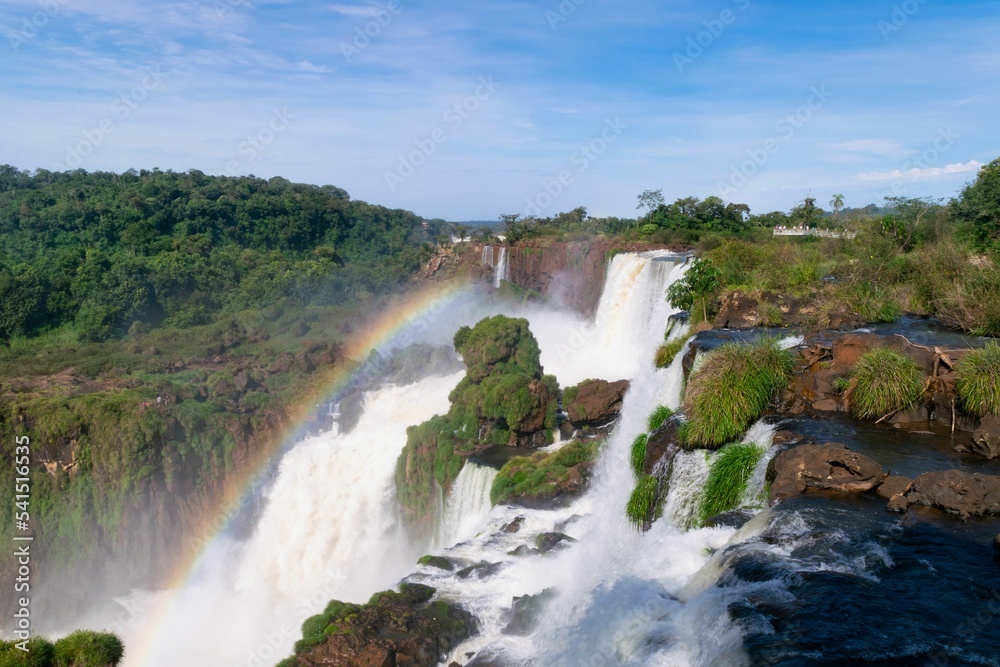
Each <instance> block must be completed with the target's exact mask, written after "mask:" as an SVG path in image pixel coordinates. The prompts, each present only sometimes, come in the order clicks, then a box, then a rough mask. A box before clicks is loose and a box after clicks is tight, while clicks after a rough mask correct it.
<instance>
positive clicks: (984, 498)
mask: <svg viewBox="0 0 1000 667" xmlns="http://www.w3.org/2000/svg"><path fill="white" fill-rule="evenodd" d="M906 501H907V503H908V504H911V505H912V504H918V505H928V506H930V507H937V508H939V509H942V510H944V511H945V512H948V513H949V514H957V515H958V516H960V517H962V518H963V519H966V518H968V517H970V516H983V515H986V514H1000V477H994V476H991V475H983V474H981V473H971V472H963V471H961V470H946V471H944V472H927V473H924V474H923V475H920V476H919V477H917V478H916V479H915V480H914V481H913V487H912V488H911V489H910V491H909V492H908V493H907V494H906Z"/></svg>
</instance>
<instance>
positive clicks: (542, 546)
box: [535, 533, 576, 554]
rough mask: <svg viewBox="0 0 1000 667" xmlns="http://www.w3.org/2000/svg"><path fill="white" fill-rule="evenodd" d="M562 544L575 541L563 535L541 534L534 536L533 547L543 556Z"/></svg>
mask: <svg viewBox="0 0 1000 667" xmlns="http://www.w3.org/2000/svg"><path fill="white" fill-rule="evenodd" d="M563 542H576V540H574V539H573V538H572V537H570V536H569V535H566V534H564V533H542V534H541V535H536V536H535V547H537V548H538V551H539V552H540V553H543V554H544V553H548V552H549V551H552V550H553V549H555V548H556V547H557V546H559V545H560V544H562V543H563Z"/></svg>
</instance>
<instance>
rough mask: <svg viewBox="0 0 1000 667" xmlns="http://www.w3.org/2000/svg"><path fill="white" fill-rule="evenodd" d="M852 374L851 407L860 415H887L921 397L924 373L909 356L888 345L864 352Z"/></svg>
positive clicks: (857, 415)
mask: <svg viewBox="0 0 1000 667" xmlns="http://www.w3.org/2000/svg"><path fill="white" fill-rule="evenodd" d="M851 377H852V378H853V380H854V382H855V387H854V396H853V397H852V398H851V410H852V412H854V415H855V416H856V417H859V418H861V419H870V418H872V417H884V416H885V415H888V414H892V413H893V412H897V411H899V410H902V409H903V408H905V407H906V406H908V405H909V404H910V403H913V401H915V400H917V398H919V396H920V393H921V392H922V391H923V377H924V374H923V373H922V372H921V371H920V369H919V368H917V365H916V364H915V363H913V361H911V360H910V359H908V358H907V357H904V356H903V355H902V354H900V353H899V352H895V351H893V350H890V349H888V348H885V347H880V348H876V349H874V350H872V351H871V352H867V353H865V354H863V355H861V358H860V359H858V363H857V365H856V366H855V367H854V371H853V372H852V373H851Z"/></svg>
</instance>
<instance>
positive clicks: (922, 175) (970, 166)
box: [855, 160, 983, 182]
mask: <svg viewBox="0 0 1000 667" xmlns="http://www.w3.org/2000/svg"><path fill="white" fill-rule="evenodd" d="M982 167H983V164H982V163H981V162H977V161H976V160H969V161H968V162H965V163H962V162H956V163H955V164H949V165H945V166H944V167H924V168H923V169H921V168H919V167H914V168H913V169H908V170H906V171H902V170H900V169H893V170H892V171H867V172H864V173H861V174H858V175H857V176H855V178H856V179H857V180H859V181H866V182H873V181H874V182H878V181H898V180H907V181H920V180H927V179H933V178H941V177H943V176H951V175H953V174H969V173H976V172H978V171H979V170H980V169H981V168H982Z"/></svg>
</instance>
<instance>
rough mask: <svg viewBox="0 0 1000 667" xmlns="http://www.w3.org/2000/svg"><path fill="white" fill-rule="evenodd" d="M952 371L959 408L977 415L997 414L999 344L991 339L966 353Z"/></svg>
mask: <svg viewBox="0 0 1000 667" xmlns="http://www.w3.org/2000/svg"><path fill="white" fill-rule="evenodd" d="M955 370H956V372H957V373H958V383H957V386H956V389H957V391H958V397H959V400H960V401H961V402H962V408H963V409H964V410H965V411H966V412H968V413H969V414H972V415H976V416H977V417H984V416H986V415H1000V345H998V344H997V342H996V341H990V342H988V343H987V344H986V345H985V346H984V347H982V348H980V349H978V350H973V351H971V352H969V353H968V354H966V355H965V356H964V357H963V358H962V360H961V361H959V362H958V365H957V368H956V369H955Z"/></svg>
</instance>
